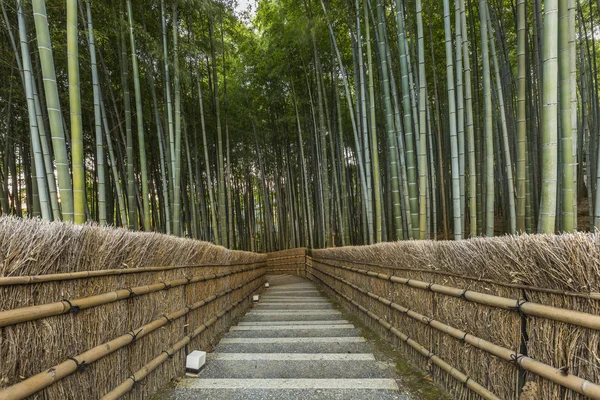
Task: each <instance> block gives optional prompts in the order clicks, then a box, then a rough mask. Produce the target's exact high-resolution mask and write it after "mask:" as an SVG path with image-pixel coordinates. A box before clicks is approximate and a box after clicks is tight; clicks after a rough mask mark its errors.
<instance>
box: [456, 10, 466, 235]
mask: <svg viewBox="0 0 600 400" xmlns="http://www.w3.org/2000/svg"><path fill="white" fill-rule="evenodd" d="M454 20H455V37H456V57H455V59H456V103H457V107H456V111H457V118H456V121H457V125H456V127H457V137H458V171H459V180H460V216H461V223H462V224H463V225H462V228H463V229H465V218H466V216H465V98H464V84H463V72H464V71H463V55H462V47H463V46H462V42H463V35H466V32H462V23H461V16H460V4H459V2H458V1H455V2H454Z"/></svg>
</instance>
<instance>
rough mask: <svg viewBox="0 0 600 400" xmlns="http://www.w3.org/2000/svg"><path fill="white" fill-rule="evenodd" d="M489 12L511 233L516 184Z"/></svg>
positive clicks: (488, 23)
mask: <svg viewBox="0 0 600 400" xmlns="http://www.w3.org/2000/svg"><path fill="white" fill-rule="evenodd" d="M486 14H487V26H488V31H489V35H490V48H491V50H492V60H493V62H494V71H495V75H496V91H497V93H498V100H499V104H498V106H499V108H500V124H501V126H502V143H503V147H504V163H505V165H504V166H505V172H506V182H507V186H508V194H507V197H508V211H509V218H510V219H509V221H510V233H511V234H513V235H514V234H515V233H516V229H517V227H516V223H517V221H516V215H515V191H514V190H515V185H514V181H513V173H512V170H513V167H512V159H511V156H510V146H509V143H508V128H507V126H506V110H505V108H504V93H503V90H502V81H501V79H500V67H499V66H498V57H497V56H496V44H495V41H494V35H493V31H492V23H491V21H490V10H489V8H488V9H487V10H486ZM570 126H571V124H570V121H569V129H570Z"/></svg>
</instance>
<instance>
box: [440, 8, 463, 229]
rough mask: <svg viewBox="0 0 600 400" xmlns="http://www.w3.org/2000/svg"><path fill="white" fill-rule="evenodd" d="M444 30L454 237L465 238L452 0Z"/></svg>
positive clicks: (445, 13) (446, 9)
mask: <svg viewBox="0 0 600 400" xmlns="http://www.w3.org/2000/svg"><path fill="white" fill-rule="evenodd" d="M444 31H445V35H446V80H447V84H448V109H449V111H448V117H449V118H448V119H449V123H450V152H451V157H452V204H453V210H454V239H455V240H460V239H462V238H463V233H462V231H463V230H462V218H461V209H460V171H459V163H458V137H457V121H456V97H455V95H456V94H455V87H454V63H453V54H452V29H451V20H450V2H449V0H444Z"/></svg>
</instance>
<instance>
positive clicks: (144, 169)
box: [127, 0, 152, 232]
mask: <svg viewBox="0 0 600 400" xmlns="http://www.w3.org/2000/svg"><path fill="white" fill-rule="evenodd" d="M132 13H133V12H132V7H131V0H127V17H128V18H127V20H128V22H129V42H130V46H131V66H132V68H133V87H134V92H135V113H136V117H137V118H136V120H137V133H138V147H139V151H140V179H141V181H142V206H143V210H142V215H143V219H142V220H143V223H144V230H145V231H146V232H148V231H150V230H151V229H152V228H151V226H150V190H149V188H148V162H147V159H146V141H145V138H144V113H143V110H142V92H141V88H140V72H139V68H138V60H137V56H136V46H135V35H134V33H133V15H132Z"/></svg>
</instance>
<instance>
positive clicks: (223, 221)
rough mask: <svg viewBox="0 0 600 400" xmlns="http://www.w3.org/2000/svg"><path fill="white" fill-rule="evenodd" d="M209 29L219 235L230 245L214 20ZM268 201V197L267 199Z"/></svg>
mask: <svg viewBox="0 0 600 400" xmlns="http://www.w3.org/2000/svg"><path fill="white" fill-rule="evenodd" d="M208 31H209V35H210V54H211V60H212V66H213V68H212V72H213V82H212V83H213V87H214V90H213V93H214V104H215V118H216V120H217V160H218V163H217V165H218V170H219V174H218V178H219V179H218V188H219V189H218V191H217V192H218V193H217V194H218V196H219V208H218V215H219V230H220V232H219V235H220V237H221V240H222V243H221V244H222V245H224V246H226V247H227V246H228V244H227V211H226V204H225V160H224V154H223V132H222V129H221V112H220V107H221V106H220V98H219V76H218V73H217V58H216V49H215V39H214V36H215V35H214V22H213V21H212V20H210V21H209V24H208ZM265 201H268V199H265Z"/></svg>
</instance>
